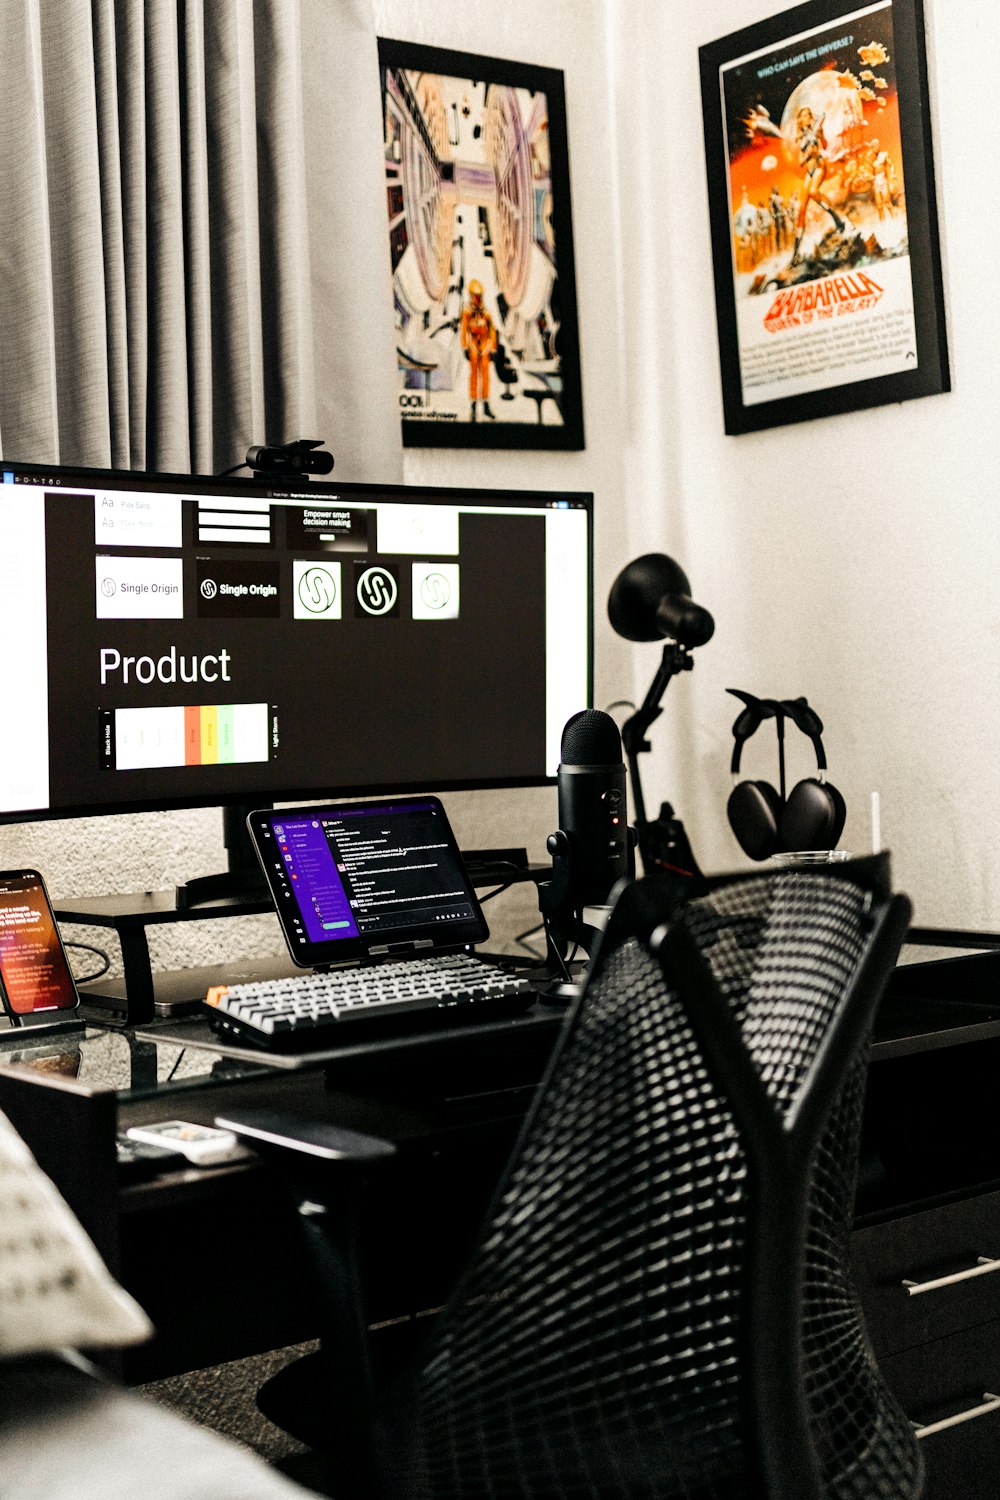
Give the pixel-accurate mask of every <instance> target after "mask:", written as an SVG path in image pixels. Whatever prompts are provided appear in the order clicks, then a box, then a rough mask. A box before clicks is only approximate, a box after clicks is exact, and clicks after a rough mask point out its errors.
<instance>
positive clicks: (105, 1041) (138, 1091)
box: [0, 1023, 280, 1099]
mask: <svg viewBox="0 0 1000 1500" xmlns="http://www.w3.org/2000/svg"><path fill="white" fill-rule="evenodd" d="M8 1068H13V1069H16V1070H18V1071H21V1070H22V1069H30V1070H31V1071H33V1072H37V1073H41V1074H46V1075H48V1076H50V1077H52V1078H53V1079H55V1078H63V1079H66V1080H68V1081H72V1082H74V1083H76V1084H79V1085H81V1086H82V1087H84V1088H86V1089H88V1090H90V1091H92V1092H94V1093H102V1092H105V1091H108V1090H113V1091H114V1092H115V1093H117V1094H118V1095H119V1096H121V1097H123V1098H128V1099H142V1098H147V1097H151V1096H154V1095H157V1094H166V1093H168V1092H169V1093H175V1092H180V1091H183V1090H185V1089H192V1088H199V1087H202V1086H205V1085H206V1084H209V1083H211V1084H217V1083H220V1082H228V1081H230V1080H232V1081H234V1082H235V1081H236V1080H238V1079H244V1078H254V1077H261V1078H263V1077H266V1076H268V1075H269V1074H270V1075H273V1074H275V1073H277V1072H279V1071H280V1069H279V1068H277V1067H275V1066H273V1065H272V1063H271V1060H270V1058H268V1057H267V1056H266V1055H265V1056H261V1057H259V1058H258V1057H256V1056H255V1057H252V1058H248V1057H246V1056H235V1055H230V1054H224V1053H220V1052H218V1051H216V1050H215V1049H214V1048H209V1047H201V1046H198V1045H195V1044H192V1043H191V1042H190V1041H189V1040H186V1039H183V1038H177V1039H176V1040H175V1039H173V1038H171V1037H170V1036H169V1035H167V1034H164V1035H163V1036H159V1035H155V1034H154V1033H151V1032H132V1031H124V1030H122V1029H121V1028H118V1027H115V1028H111V1027H104V1026H97V1025H91V1024H87V1023H84V1024H82V1025H80V1026H79V1028H78V1029H74V1030H67V1031H61V1032H54V1033H52V1034H49V1035H48V1036H46V1035H45V1034H43V1033H39V1034H38V1035H37V1036H33V1035H30V1034H27V1033H26V1034H24V1035H22V1036H17V1035H14V1034H12V1033H11V1032H4V1033H3V1035H2V1038H0V1069H8Z"/></svg>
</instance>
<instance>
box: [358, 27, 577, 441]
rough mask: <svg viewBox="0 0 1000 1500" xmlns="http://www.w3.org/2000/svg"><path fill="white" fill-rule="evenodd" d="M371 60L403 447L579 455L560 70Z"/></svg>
mask: <svg viewBox="0 0 1000 1500" xmlns="http://www.w3.org/2000/svg"><path fill="white" fill-rule="evenodd" d="M378 54H379V73H380V77H381V84H382V119H383V126H384V155H385V170H386V199H387V207H388V238H389V249H390V265H391V293H390V294H391V296H392V299H393V310H394V326H395V329H396V361H397V370H398V380H399V385H398V391H399V400H400V421H401V426H402V437H403V443H404V446H407V447H450V448H521V449H579V448H582V447H583V446H584V436H583V402H582V395H581V385H580V350H579V329H578V321H577V303H576V278H575V270H574V259H573V226H572V214H571V203H570V185H569V154H568V149H567V137H566V101H565V83H564V77H563V74H562V73H561V72H560V71H558V70H556V69H553V68H543V67H537V66H534V65H532V64H528V63H520V62H513V61H507V60H503V59H500V58H494V57H480V56H477V55H475V54H472V53H466V52H452V51H446V50H443V49H441V48H436V47H425V46H421V45H418V44H416V43H411V42H406V41H398V40H394V39H391V38H385V37H380V38H379V40H378ZM474 281H478V282H479V284H480V286H481V287H482V289H483V295H482V298H481V299H480V300H479V301H478V302H475V303H474V302H473V300H472V299H471V298H470V295H469V287H470V285H471V283H472V282H474ZM484 313H485V314H486V315H487V318H488V320H489V323H492V331H491V329H490V327H489V323H488V322H487V321H486V318H484ZM491 340H495V348H494V349H492V350H491V348H490V344H491ZM484 381H485V382H486V390H487V392H488V394H487V395H486V397H485V399H484V398H483V397H484V392H483V382H484ZM474 393H475V395H474Z"/></svg>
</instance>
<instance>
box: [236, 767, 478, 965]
mask: <svg viewBox="0 0 1000 1500" xmlns="http://www.w3.org/2000/svg"><path fill="white" fill-rule="evenodd" d="M247 827H248V829H249V831H250V837H251V839H252V841H253V845H254V848H255V849H256V851H257V856H258V858H259V860H260V863H261V867H262V869H263V871H264V875H265V878H266V880H267V883H268V887H269V889H270V892H271V895H272V897H273V899H274V905H275V909H276V911H277V913H278V921H279V922H280V923H281V929H282V932H283V933H284V935H285V941H286V943H287V944H288V951H289V953H290V954H291V955H292V958H293V959H294V960H295V962H296V963H297V964H301V965H302V966H303V967H305V968H315V967H320V966H322V965H325V964H332V963H343V962H345V961H349V960H351V959H355V960H358V961H362V960H366V959H377V958H380V957H388V956H393V955H398V954H403V953H411V954H414V955H417V954H431V953H435V952H440V951H442V950H448V951H453V950H454V949H456V948H461V947H466V946H470V947H471V946H474V945H476V944H478V943H482V942H484V941H485V940H486V938H488V937H489V928H488V926H487V924H486V918H485V917H484V915H483V911H482V908H481V906H480V905H479V901H478V899H477V897H476V893H475V890H474V888H473V886H472V882H471V880H470V877H469V875H468V872H467V871H466V868H465V863H464V861H463V859H462V856H461V853H460V852H459V848H458V844H457V842H456V839H455V835H454V832H453V830H452V827H451V824H450V823H449V821H448V816H447V814H446V812H445V810H444V807H443V805H442V803H441V802H440V801H439V800H438V798H437V797H397V798H392V799H387V800H386V801H384V802H345V803H338V804H331V805H329V806H327V807H300V808H284V809H281V810H280V811H276V810H274V809H269V810H268V811H266V812H255V813H251V814H250V817H249V818H248V819H247Z"/></svg>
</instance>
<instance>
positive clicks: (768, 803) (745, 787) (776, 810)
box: [726, 781, 782, 859]
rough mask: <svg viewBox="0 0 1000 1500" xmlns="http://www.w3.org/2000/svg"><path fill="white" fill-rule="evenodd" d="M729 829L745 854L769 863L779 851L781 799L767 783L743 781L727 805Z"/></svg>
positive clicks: (731, 794)
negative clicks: (771, 856) (770, 857)
mask: <svg viewBox="0 0 1000 1500" xmlns="http://www.w3.org/2000/svg"><path fill="white" fill-rule="evenodd" d="M726 812H727V814H728V817H729V826H730V828H731V829H732V830H733V832H734V833H735V835H736V841H737V843H738V844H739V846H740V848H741V849H742V850H743V853H744V854H747V855H749V857H750V858H751V859H767V857H768V855H771V854H773V853H774V852H775V850H776V849H777V847H778V820H779V819H780V817H781V813H782V807H781V798H780V797H779V795H778V793H777V792H776V791H775V789H774V787H773V786H771V784H770V782H767V781H741V782H739V783H738V784H737V785H736V786H734V787H733V789H732V791H731V792H730V794H729V801H728V802H727V804H726Z"/></svg>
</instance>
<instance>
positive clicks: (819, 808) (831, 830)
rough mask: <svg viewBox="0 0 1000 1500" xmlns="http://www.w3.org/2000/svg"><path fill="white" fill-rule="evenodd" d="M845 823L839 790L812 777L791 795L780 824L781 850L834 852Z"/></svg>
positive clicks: (792, 791) (789, 851)
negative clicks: (822, 850) (824, 850)
mask: <svg viewBox="0 0 1000 1500" xmlns="http://www.w3.org/2000/svg"><path fill="white" fill-rule="evenodd" d="M846 821H847V805H846V803H845V802H844V799H843V797H842V796H841V794H840V792H838V790H837V788H836V787H835V786H831V784H830V783H829V782H828V781H818V780H817V779H816V778H815V777H813V776H810V777H808V778H807V779H806V780H805V781H800V782H799V783H798V785H797V786H794V787H793V788H792V790H791V792H790V793H789V795H788V800H787V802H786V803H785V806H784V809H783V811H782V813H781V818H780V821H779V824H778V840H779V844H778V847H779V848H780V849H781V850H782V851H783V852H785V853H788V854H791V853H794V852H797V851H800V850H804V849H834V848H836V846H837V840H838V839H839V838H840V835H841V834H842V833H843V831H844V823H845V822H846Z"/></svg>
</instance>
